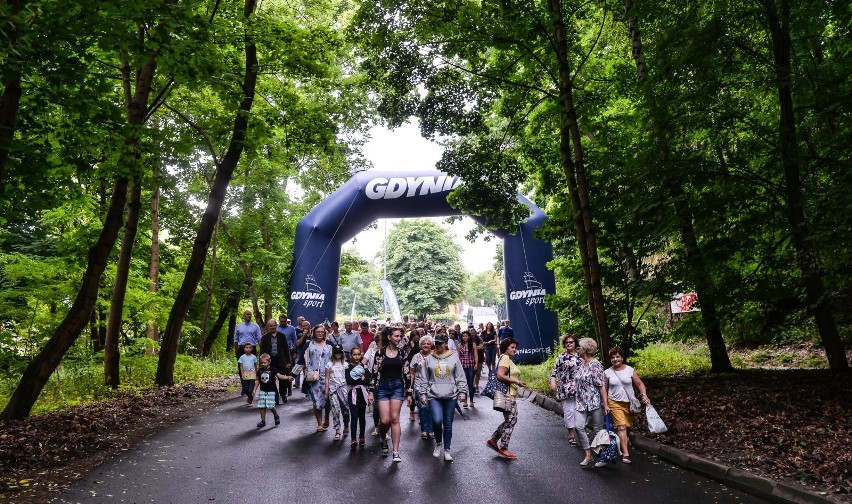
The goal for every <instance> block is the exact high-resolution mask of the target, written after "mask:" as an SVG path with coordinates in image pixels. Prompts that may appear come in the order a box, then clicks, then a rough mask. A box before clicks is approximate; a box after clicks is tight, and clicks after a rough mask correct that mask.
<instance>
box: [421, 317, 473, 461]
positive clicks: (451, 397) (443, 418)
mask: <svg viewBox="0 0 852 504" xmlns="http://www.w3.org/2000/svg"><path fill="white" fill-rule="evenodd" d="M448 340H449V338H448V337H447V335H446V334H438V335H437V336H435V350H434V351H433V352H432V354H431V355H429V356H428V357H426V358H425V359H424V363H423V365H422V366H421V367H420V379H419V380H416V384H415V386H416V387H417V392H418V394H419V395H420V402H421V404H424V405H425V404H428V405H429V410H430V411H431V412H432V427H433V429H434V431H435V450H434V451H433V452H432V455H433V456H434V457H440V456H441V454H442V453H443V456H444V460H445V461H447V462H451V461H452V460H453V456H452V455H451V454H450V445H451V443H452V440H453V416H454V415H455V410H456V404H457V402H458V401H464V400H466V399H467V394H468V390H467V378H466V377H465V374H464V369H462V365H461V361H459V355H458V354H457V353H456V352H454V351H452V350H450V349H449V348H447V341H448Z"/></svg>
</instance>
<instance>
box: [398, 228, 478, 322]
mask: <svg viewBox="0 0 852 504" xmlns="http://www.w3.org/2000/svg"><path fill="white" fill-rule="evenodd" d="M387 272H388V278H387V279H388V281H390V283H391V285H393V288H394V291H395V292H396V295H397V298H398V300H399V302H400V308H401V309H402V310H403V311H405V312H409V313H415V314H417V317H418V318H419V319H423V318H425V317H426V315H429V314H436V313H443V312H444V311H446V309H447V306H449V305H450V304H451V303H454V302H456V301H458V300H459V298H460V297H461V294H462V290H463V289H462V287H463V286H464V283H465V280H466V279H465V276H466V274H465V271H464V268H463V266H462V263H461V256H460V254H459V249H458V247H457V246H456V245H455V244H454V243H453V240H452V238H451V237H450V235H449V233H448V232H447V230H445V229H444V228H442V227H441V226H439V225H437V224H435V223H434V222H432V221H429V220H424V219H414V220H404V221H401V222H400V223H398V224H397V225H396V226H394V228H393V229H392V230H391V231H390V232H389V233H388V238H387Z"/></svg>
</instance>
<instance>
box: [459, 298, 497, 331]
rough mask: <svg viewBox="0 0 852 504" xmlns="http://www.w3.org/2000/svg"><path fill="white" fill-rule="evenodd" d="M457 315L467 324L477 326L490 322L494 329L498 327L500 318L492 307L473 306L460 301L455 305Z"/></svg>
mask: <svg viewBox="0 0 852 504" xmlns="http://www.w3.org/2000/svg"><path fill="white" fill-rule="evenodd" d="M457 309H458V315H459V317H461V319H462V320H464V321H466V322H467V323H468V324H473V325H475V326H479V324H483V325H484V324H486V323H488V322H491V323H492V324H494V327H498V326H499V325H500V317H499V316H498V314H497V309H496V308H495V307H492V306H473V305H471V304H470V303H468V302H467V301H462V302H461V303H459V304H458V305H457Z"/></svg>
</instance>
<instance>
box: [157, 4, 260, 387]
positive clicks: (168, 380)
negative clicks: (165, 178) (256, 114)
mask: <svg viewBox="0 0 852 504" xmlns="http://www.w3.org/2000/svg"><path fill="white" fill-rule="evenodd" d="M255 6H256V2H255V0H246V1H245V7H244V9H243V16H244V18H245V20H246V21H248V19H249V18H250V17H251V15H252V13H254V9H255ZM245 58H246V74H245V78H244V80H243V99H242V102H241V103H240V107H239V109H238V110H237V113H236V117H235V118H234V128H233V135H232V136H231V142H230V144H229V145H228V151H227V153H226V154H225V157H224V158H223V159H222V161H221V163H220V164H219V166H217V167H216V176H215V178H214V180H213V185H212V187H211V188H210V195H209V196H208V198H207V208H206V209H205V211H204V215H203V216H202V217H201V224H199V226H198V232H197V234H196V235H195V242H194V243H193V245H192V254H191V255H190V258H189V263H188V265H187V269H186V275H185V276H184V279H183V283H182V284H181V287H180V290H179V291H178V294H177V296H176V297H175V303H174V305H172V310H171V312H170V313H169V320H168V322H167V323H166V330H165V332H164V333H163V346H162V350H161V352H160V360H159V362H158V364H157V378H156V382H157V385H160V386H171V385H174V369H175V359H176V358H177V346H178V339H179V338H180V332H181V329H182V328H183V323H184V321H185V320H186V314H187V312H188V311H189V305H190V303H191V302H192V298H193V296H194V295H195V290H196V289H197V288H198V283H199V281H200V280H201V276H202V275H203V274H204V260H205V259H206V257H207V249H208V247H209V246H210V238H211V236H212V234H213V227H214V226H215V225H216V222H218V220H219V215H220V213H221V211H222V204H223V203H224V201H225V193H226V192H227V190H228V184H229V183H230V181H231V176H232V175H233V173H234V169H235V168H236V167H237V162H238V161H239V160H240V156H241V155H242V152H243V147H244V143H245V138H246V131H247V129H248V118H249V114H250V112H251V107H252V103H253V102H254V94H255V89H256V87H257V74H258V68H257V66H258V61H257V47H256V46H255V44H254V41H253V40H252V38H251V37H250V36H249V35H248V34H247V35H246V46H245Z"/></svg>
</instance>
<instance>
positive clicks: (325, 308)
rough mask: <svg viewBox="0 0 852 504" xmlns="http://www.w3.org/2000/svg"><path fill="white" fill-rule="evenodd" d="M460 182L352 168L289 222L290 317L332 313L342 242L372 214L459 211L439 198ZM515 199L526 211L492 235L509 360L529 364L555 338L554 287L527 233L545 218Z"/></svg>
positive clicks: (546, 249)
mask: <svg viewBox="0 0 852 504" xmlns="http://www.w3.org/2000/svg"><path fill="white" fill-rule="evenodd" d="M460 183H461V180H460V179H459V178H458V177H453V176H450V175H447V174H446V173H441V172H438V171H428V172H412V173H407V172H404V173H397V172H384V171H372V170H370V171H363V172H359V173H357V174H355V175H354V176H353V177H352V178H351V179H350V180H349V181H348V182H347V183H346V184H344V185H343V187H341V188H340V189H338V190H337V191H335V192H334V194H332V195H331V196H329V197H328V198H326V199H325V200H324V201H322V202H321V203H320V204H318V205H317V206H316V207H314V208H313V209H312V210H311V211H310V212H309V213H308V214H307V215H306V216H305V217H303V218H302V220H301V221H300V222H299V224H298V226H297V228H296V240H295V243H294V259H295V263H294V266H293V272H292V276H291V278H290V298H289V299H290V304H289V312H288V314H289V316H290V318H291V319H295V318H296V317H298V316H302V317H305V319H307V320H309V321H311V322H312V323H314V324H316V323H319V322H323V321H325V320H334V318H335V314H336V309H337V287H338V276H339V274H340V253H341V247H342V246H343V244H345V243H346V242H348V241H349V240H351V239H352V238H353V237H354V236H355V235H356V234H358V233H359V232H360V231H361V230H363V229H364V228H365V227H367V226H368V225H369V224H370V223H372V222H373V221H375V220H376V219H378V218H407V217H440V216H449V215H460V212H459V211H458V210H456V209H454V208H452V207H451V206H450V204H449V203H447V194H448V193H449V192H450V191H451V190H452V189H453V188H455V187H456V186H457V185H459V184H460ZM518 200H519V201H520V202H522V203H523V204H525V205H527V206H528V207H529V208H530V210H531V212H532V216H531V217H530V218H529V219H527V220H526V221H524V222H522V223H520V224H519V225H518V229H517V230H516V232H515V233H514V234H511V233H508V232H506V231H505V230H503V231H497V232H495V234H496V235H497V236H498V237H500V238H502V239H503V261H504V266H505V272H506V298H507V304H508V310H509V319H510V325H511V326H512V328H513V330H514V334H515V339H517V340H518V343H519V345H518V353H517V354H516V358H515V361H516V362H529V363H533V362H541V361H542V360H544V359H546V358H547V356H548V354H549V353H550V352H551V350H552V349H553V345H554V342H555V341H556V340H557V339H558V331H559V327H558V323H557V319H556V314H555V313H553V312H552V311H550V310H547V309H545V307H544V296H545V294H547V293H553V292H555V289H556V282H555V280H554V276H553V272H552V271H550V270H548V269H547V267H546V264H547V262H548V261H550V260H552V259H553V251H552V249H551V246H550V243H548V242H545V241H542V240H539V239H536V238H534V237H533V231H534V230H535V229H536V228H538V227H540V226H541V225H542V224H543V223H544V221H545V219H546V218H547V217H546V216H545V215H544V212H542V210H541V209H540V208H538V207H537V206H535V205H534V204H533V203H532V202H530V201H529V200H528V199H527V198H525V197H524V196H522V195H520V194H519V195H518ZM471 218H473V219H474V220H475V221H477V222H480V223H481V222H482V220H481V219H479V218H477V217H476V216H471Z"/></svg>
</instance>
